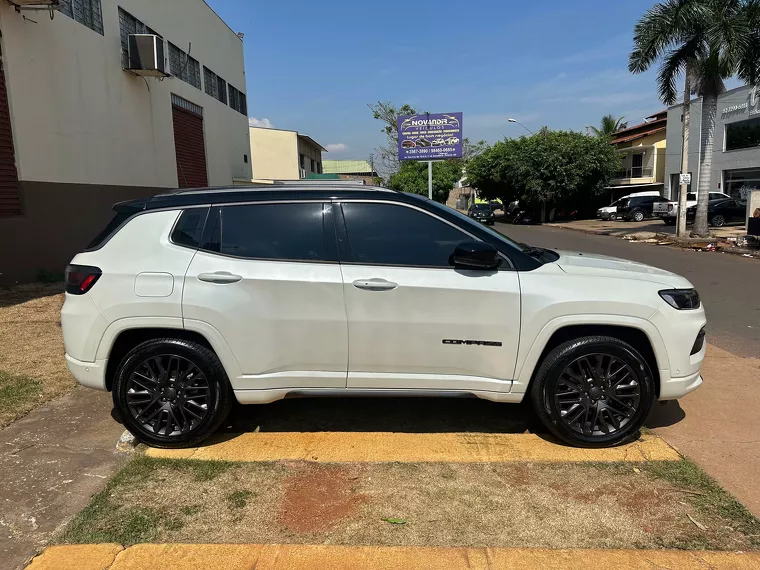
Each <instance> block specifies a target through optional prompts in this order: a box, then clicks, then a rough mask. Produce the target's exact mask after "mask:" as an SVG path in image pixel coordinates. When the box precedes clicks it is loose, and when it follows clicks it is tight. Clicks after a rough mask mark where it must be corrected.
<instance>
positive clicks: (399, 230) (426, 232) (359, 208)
mask: <svg viewBox="0 0 760 570" xmlns="http://www.w3.org/2000/svg"><path fill="white" fill-rule="evenodd" d="M343 215H344V217H345V220H346V230H347V231H348V241H349V243H350V244H351V252H352V254H353V260H354V262H356V263H377V264H383V265H406V266H423V267H450V266H451V264H450V263H449V258H450V257H451V254H452V253H454V249H455V248H456V246H457V245H458V244H459V243H462V242H464V241H471V240H472V238H471V237H470V236H468V235H467V234H465V233H464V232H462V231H461V230H458V229H457V228H454V227H453V226H450V225H449V224H447V223H445V222H443V221H441V220H439V219H438V218H434V217H433V216H430V215H428V214H425V213H423V212H420V211H419V210H415V209H413V208H407V207H406V206H399V205H395V204H362V203H346V204H343Z"/></svg>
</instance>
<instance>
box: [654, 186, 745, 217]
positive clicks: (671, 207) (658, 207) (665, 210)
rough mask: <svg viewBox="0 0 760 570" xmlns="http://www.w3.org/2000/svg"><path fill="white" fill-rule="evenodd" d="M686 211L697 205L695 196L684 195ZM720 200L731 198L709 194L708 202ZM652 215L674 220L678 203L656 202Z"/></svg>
mask: <svg viewBox="0 0 760 570" xmlns="http://www.w3.org/2000/svg"><path fill="white" fill-rule="evenodd" d="M686 197H687V200H686V209H689V208H691V207H692V206H696V205H697V195H696V194H693V193H691V192H690V193H689V194H687V195H686ZM721 198H725V199H730V198H731V196H729V195H728V194H724V193H723V192H710V200H720V199H721ZM652 213H653V214H654V215H655V216H659V217H661V218H666V219H667V218H676V217H677V216H678V201H677V200H672V201H670V202H657V203H655V204H654V206H653V208H652Z"/></svg>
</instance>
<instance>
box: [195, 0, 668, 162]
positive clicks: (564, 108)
mask: <svg viewBox="0 0 760 570" xmlns="http://www.w3.org/2000/svg"><path fill="white" fill-rule="evenodd" d="M207 1H208V2H209V4H210V5H211V6H212V7H213V8H214V9H215V10H216V11H217V12H218V13H219V15H220V16H221V17H222V18H223V19H224V20H225V21H226V22H227V23H229V24H230V26H231V27H232V28H233V29H234V30H235V31H240V32H244V33H245V40H244V45H245V61H246V75H247V82H248V85H247V92H248V109H249V114H250V115H251V116H252V117H255V118H256V119H258V120H259V121H262V122H265V120H266V121H268V122H269V123H271V125H273V126H274V127H276V128H282V129H292V130H297V131H299V132H302V133H306V134H308V135H310V136H311V137H312V138H314V139H315V140H317V141H318V142H320V143H321V144H322V145H323V146H326V147H327V148H328V149H329V150H330V151H331V152H329V153H328V154H326V155H324V158H326V159H365V158H367V156H368V155H369V153H370V152H372V149H373V148H374V147H376V146H377V145H379V144H383V142H384V136H383V134H382V133H381V132H380V128H381V126H382V125H381V124H380V123H379V122H377V121H375V120H374V119H373V118H372V115H371V112H370V111H369V109H368V108H367V104H368V103H371V102H375V101H377V100H378V99H381V100H390V101H392V102H394V103H396V104H398V105H401V104H403V103H409V104H410V105H412V106H414V107H415V108H417V110H418V111H420V112H424V111H429V112H454V111H462V112H464V135H465V136H467V137H469V138H470V139H471V140H480V139H485V140H487V141H489V142H495V141H497V140H499V139H501V138H503V137H504V136H510V137H511V136H519V135H521V134H524V133H525V131H523V129H522V127H520V126H519V125H515V124H509V123H507V120H506V119H507V118H508V117H515V118H516V119H518V120H519V121H521V122H523V123H524V124H525V125H526V126H527V127H528V128H530V129H532V130H537V129H540V128H541V126H542V125H547V126H548V127H549V128H552V129H574V130H584V128H585V126H586V125H589V124H593V125H596V124H598V123H599V119H600V118H601V117H602V116H603V115H605V114H607V113H613V114H615V115H617V116H623V115H624V116H626V118H627V119H628V120H630V121H631V122H632V123H636V122H640V121H641V120H642V118H643V117H644V116H646V115H647V114H651V113H652V112H655V111H657V110H659V109H661V108H664V106H663V105H662V104H660V103H659V102H658V99H657V92H656V86H655V73H656V72H655V71H650V72H647V73H646V74H643V75H638V76H633V75H631V74H630V73H628V71H627V59H628V53H629V51H630V48H631V37H632V30H633V26H634V24H635V22H636V21H637V19H638V18H639V17H640V16H641V15H642V14H643V13H644V12H645V11H646V10H647V9H648V8H649V7H650V6H651V5H652V4H653V2H652V1H651V0H625V1H621V0H534V1H532V2H531V1H529V2H512V1H509V0H507V1H504V0H502V1H499V2H495V1H491V0H488V1H482V0H481V1H477V2H461V1H460V2H453V1H451V0H438V1H436V2H432V1H428V0H417V1H416V2H401V1H398V0H386V1H385V2H383V3H377V2H356V1H354V2H347V1H346V0H332V1H329V0H328V1H327V2H322V3H314V2H304V1H301V0H291V1H288V2H285V1H269V2H251V1H250V0H207Z"/></svg>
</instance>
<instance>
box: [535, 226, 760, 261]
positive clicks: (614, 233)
mask: <svg viewBox="0 0 760 570" xmlns="http://www.w3.org/2000/svg"><path fill="white" fill-rule="evenodd" d="M543 225H544V226H548V227H550V228H558V229H561V230H570V231H572V232H580V233H583V234H588V235H596V236H609V237H616V238H618V239H626V238H627V237H628V236H630V235H631V233H627V234H622V233H620V231H619V230H594V229H589V228H575V227H572V226H565V225H562V224H543ZM632 233H637V232H632ZM652 233H654V235H655V236H656V238H657V239H658V240H663V241H664V240H668V241H670V242H672V243H670V244H668V246H667V247H672V246H675V247H678V248H679V249H704V247H705V246H704V245H703V244H705V242H708V243H730V242H727V241H726V240H725V239H721V238H717V237H716V238H686V239H685V240H684V238H677V237H676V236H674V235H671V234H664V233H658V232H652ZM686 240H694V241H691V243H690V242H689V241H686ZM627 241H641V240H635V239H629V240H627ZM697 243H698V244H700V245H699V246H698V245H697ZM715 251H716V252H719V253H728V254H730V255H740V256H742V257H752V258H758V259H760V251H758V250H753V249H744V248H741V247H731V248H724V247H718V248H716V250H715Z"/></svg>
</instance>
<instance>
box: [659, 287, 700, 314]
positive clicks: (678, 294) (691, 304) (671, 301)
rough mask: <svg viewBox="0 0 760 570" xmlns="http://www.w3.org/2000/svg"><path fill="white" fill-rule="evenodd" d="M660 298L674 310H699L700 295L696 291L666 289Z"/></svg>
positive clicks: (661, 292)
mask: <svg viewBox="0 0 760 570" xmlns="http://www.w3.org/2000/svg"><path fill="white" fill-rule="evenodd" d="M660 297H662V298H663V299H664V300H665V302H667V304H668V305H670V306H671V307H673V308H674V309H679V310H684V309H699V305H700V301H699V293H697V290H696V289H665V290H664V291H660Z"/></svg>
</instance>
